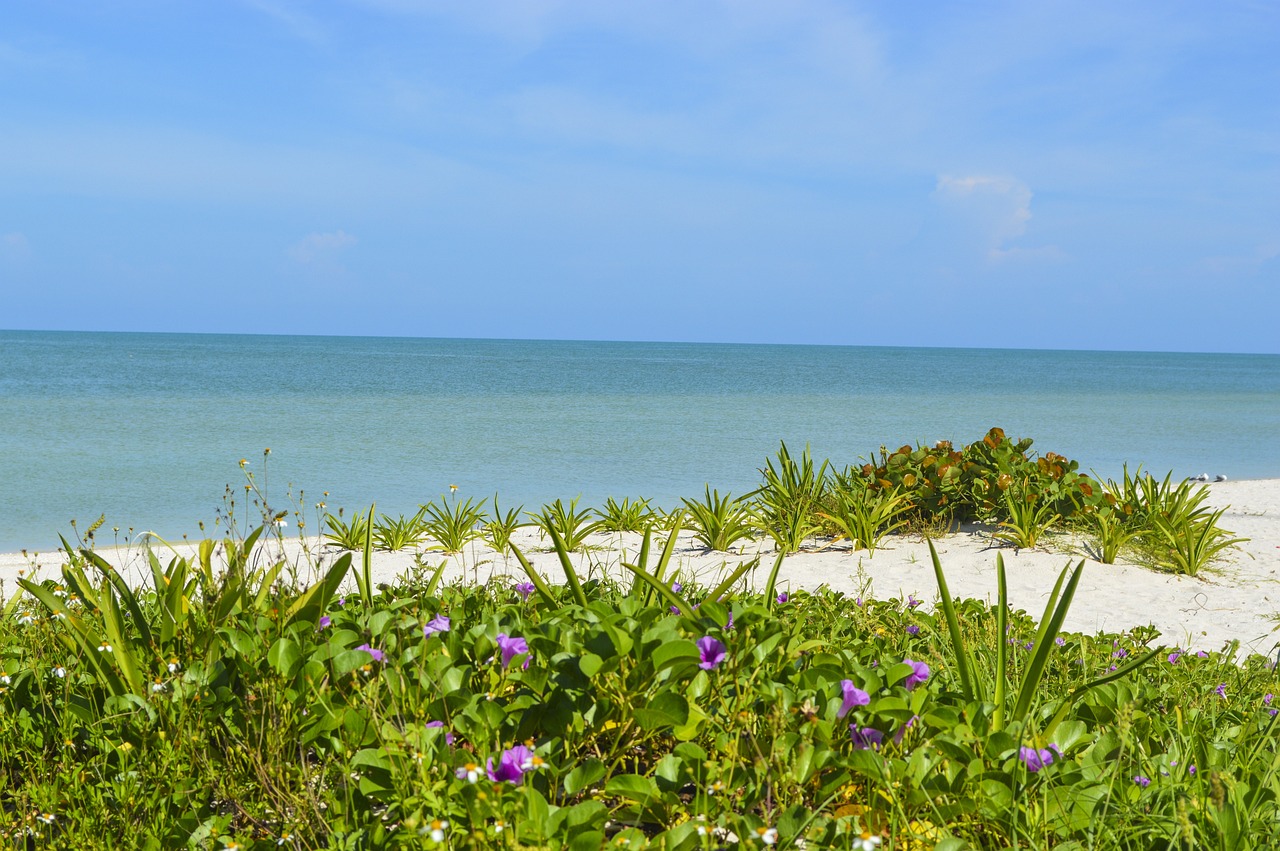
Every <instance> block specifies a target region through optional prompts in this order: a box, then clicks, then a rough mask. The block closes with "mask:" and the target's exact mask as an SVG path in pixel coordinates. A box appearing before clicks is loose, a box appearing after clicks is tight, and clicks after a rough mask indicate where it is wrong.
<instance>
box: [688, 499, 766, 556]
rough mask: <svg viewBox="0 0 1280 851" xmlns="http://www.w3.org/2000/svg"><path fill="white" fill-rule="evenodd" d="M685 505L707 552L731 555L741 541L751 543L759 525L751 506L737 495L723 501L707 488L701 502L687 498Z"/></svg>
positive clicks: (693, 526)
mask: <svg viewBox="0 0 1280 851" xmlns="http://www.w3.org/2000/svg"><path fill="white" fill-rule="evenodd" d="M683 502H684V504H685V508H686V509H687V510H688V512H689V522H690V526H691V527H692V528H693V537H694V539H695V540H696V541H698V543H700V544H702V545H703V546H704V547H706V548H707V549H709V550H719V551H721V552H727V551H728V550H729V548H730V547H732V546H733V545H734V544H736V543H738V542H739V541H749V540H751V535H752V532H753V531H754V530H755V525H756V524H755V519H754V517H753V516H752V514H751V509H750V506H748V505H747V504H746V503H744V502H743V501H742V500H740V499H734V498H733V494H729V493H726V494H725V495H724V496H723V497H722V496H720V492H719V491H713V490H712V489H711V485H707V486H706V495H705V496H704V497H703V498H702V500H701V501H698V500H693V499H688V498H685V499H684V500H683Z"/></svg>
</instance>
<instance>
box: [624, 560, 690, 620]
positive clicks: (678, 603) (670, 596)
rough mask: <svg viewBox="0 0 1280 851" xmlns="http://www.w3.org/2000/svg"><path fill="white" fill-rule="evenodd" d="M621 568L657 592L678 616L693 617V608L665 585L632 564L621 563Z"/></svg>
mask: <svg viewBox="0 0 1280 851" xmlns="http://www.w3.org/2000/svg"><path fill="white" fill-rule="evenodd" d="M622 566H623V567H625V568H626V569H627V570H629V571H631V572H632V573H634V574H635V575H636V576H638V577H639V578H640V579H642V580H644V581H645V582H646V583H648V585H649V587H650V588H652V589H653V590H655V591H657V592H658V595H659V596H661V597H662V598H664V599H665V600H666V601H667V602H668V603H670V604H671V605H673V606H675V607H676V608H677V609H679V610H680V614H682V615H684V616H685V617H688V618H691V617H693V608H692V607H691V606H690V605H689V604H688V603H686V602H685V601H684V599H683V598H682V597H681V596H680V595H679V594H677V593H676V592H674V591H672V590H671V589H670V588H668V587H667V586H666V584H665V583H664V582H663V581H662V580H661V579H659V578H658V577H656V576H654V575H653V574H652V573H649V572H648V571H646V570H644V569H642V568H639V567H636V566H635V565H634V564H628V563H627V562H625V561H624V562H623V563H622Z"/></svg>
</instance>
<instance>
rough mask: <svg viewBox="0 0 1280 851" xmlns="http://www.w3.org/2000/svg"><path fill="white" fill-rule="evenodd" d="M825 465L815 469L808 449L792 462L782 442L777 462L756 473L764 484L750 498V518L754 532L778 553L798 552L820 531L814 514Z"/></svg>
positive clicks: (824, 488) (823, 486)
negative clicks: (752, 506) (755, 525)
mask: <svg viewBox="0 0 1280 851" xmlns="http://www.w3.org/2000/svg"><path fill="white" fill-rule="evenodd" d="M775 460H776V463H775ZM828 463H829V462H827V461H823V462H822V464H821V466H815V465H814V463H813V456H812V455H810V454H809V447H808V446H806V447H805V448H804V452H803V453H802V454H801V456H800V460H799V461H796V460H794V459H793V458H792V457H791V453H790V452H789V451H788V450H787V444H786V443H785V442H784V443H783V444H782V448H781V449H779V451H778V456H777V458H776V459H773V458H770V459H768V460H767V461H766V462H765V464H766V465H765V467H764V468H763V469H761V470H760V474H761V475H762V476H763V477H764V484H762V485H761V486H760V487H759V488H757V489H756V490H755V491H754V492H753V493H752V495H751V496H752V497H753V501H754V503H755V511H754V514H755V516H756V519H757V520H756V522H757V523H758V528H759V529H760V530H761V531H762V532H765V533H766V534H768V535H769V536H770V537H771V538H773V540H774V543H775V544H776V545H777V548H778V550H779V551H780V552H783V553H794V552H796V551H798V550H799V549H800V546H801V545H802V544H803V543H804V541H805V539H806V538H808V537H809V536H810V535H812V534H814V533H815V532H817V531H818V530H820V529H821V528H822V524H821V520H820V518H819V517H818V511H819V509H820V508H821V506H822V503H823V497H824V496H825V495H826V491H827V465H828Z"/></svg>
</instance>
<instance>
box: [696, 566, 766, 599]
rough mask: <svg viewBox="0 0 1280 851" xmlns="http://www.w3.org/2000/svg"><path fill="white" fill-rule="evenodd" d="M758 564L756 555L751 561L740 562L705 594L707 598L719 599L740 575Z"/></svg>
mask: <svg viewBox="0 0 1280 851" xmlns="http://www.w3.org/2000/svg"><path fill="white" fill-rule="evenodd" d="M759 566H760V557H759V556H757V557H755V558H753V559H752V560H751V561H744V562H740V563H739V564H738V566H737V568H736V569H735V570H734V571H733V572H732V573H730V574H729V575H728V576H727V577H726V578H725V580H724V581H723V582H721V583H720V584H719V585H717V586H716V587H715V589H714V590H713V591H712V592H711V593H710V594H709V595H708V596H707V599H708V600H719V599H720V598H721V597H722V596H723V595H724V594H725V592H727V591H728V590H729V589H730V588H732V587H733V586H734V584H735V583H736V582H737V581H738V580H739V579H741V578H742V575H743V574H744V573H746V572H747V571H748V570H752V569H754V568H757V567H759Z"/></svg>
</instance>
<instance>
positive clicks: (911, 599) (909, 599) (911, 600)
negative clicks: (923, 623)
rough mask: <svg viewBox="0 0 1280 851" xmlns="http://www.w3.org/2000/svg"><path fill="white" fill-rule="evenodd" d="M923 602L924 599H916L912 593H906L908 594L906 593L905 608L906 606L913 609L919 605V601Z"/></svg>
mask: <svg viewBox="0 0 1280 851" xmlns="http://www.w3.org/2000/svg"><path fill="white" fill-rule="evenodd" d="M923 602H924V600H917V599H916V597H915V595H914V594H908V595H907V608H908V609H914V608H915V607H916V606H918V605H920V604H921V603H923Z"/></svg>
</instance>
